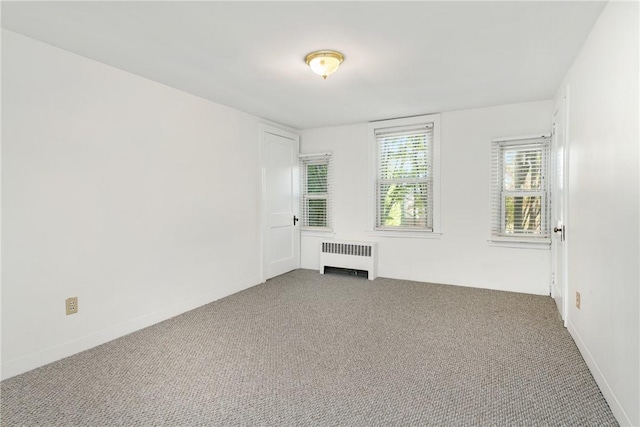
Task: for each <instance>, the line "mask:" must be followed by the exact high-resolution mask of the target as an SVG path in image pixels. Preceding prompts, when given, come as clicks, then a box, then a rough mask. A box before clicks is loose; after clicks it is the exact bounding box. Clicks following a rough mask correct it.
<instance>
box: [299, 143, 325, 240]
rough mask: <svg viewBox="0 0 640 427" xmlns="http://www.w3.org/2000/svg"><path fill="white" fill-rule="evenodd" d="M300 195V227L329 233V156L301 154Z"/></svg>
mask: <svg viewBox="0 0 640 427" xmlns="http://www.w3.org/2000/svg"><path fill="white" fill-rule="evenodd" d="M300 170H301V175H302V176H301V180H300V183H301V184H302V189H301V191H300V194H301V195H302V197H301V198H300V202H301V207H300V212H301V227H302V229H307V230H324V231H330V230H331V228H332V224H331V219H332V218H331V208H332V206H331V187H332V179H331V176H332V174H333V171H332V170H331V154H330V153H322V154H301V155H300Z"/></svg>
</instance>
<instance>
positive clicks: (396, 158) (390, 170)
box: [378, 133, 430, 179]
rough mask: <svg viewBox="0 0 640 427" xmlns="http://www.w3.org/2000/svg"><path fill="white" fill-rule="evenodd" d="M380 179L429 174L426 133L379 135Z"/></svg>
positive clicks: (422, 176)
mask: <svg viewBox="0 0 640 427" xmlns="http://www.w3.org/2000/svg"><path fill="white" fill-rule="evenodd" d="M378 143H379V153H378V155H379V159H378V162H379V173H380V176H379V177H380V178H381V179H405V178H426V177H427V176H428V174H429V160H430V159H429V158H428V156H429V150H427V148H428V147H427V135H426V134H425V133H420V134H415V135H401V136H385V137H379V139H378Z"/></svg>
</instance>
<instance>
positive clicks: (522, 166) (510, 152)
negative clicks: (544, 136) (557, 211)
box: [503, 146, 543, 191]
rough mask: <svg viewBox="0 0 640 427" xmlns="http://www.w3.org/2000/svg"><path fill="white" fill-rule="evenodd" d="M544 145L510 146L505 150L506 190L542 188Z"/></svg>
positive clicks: (504, 186)
mask: <svg viewBox="0 0 640 427" xmlns="http://www.w3.org/2000/svg"><path fill="white" fill-rule="evenodd" d="M542 154H543V153H542V147H539V146H538V147H531V146H524V147H509V148H506V149H504V150H503V171H504V181H503V189H504V190H536V191H537V190H540V189H542V178H543V175H542Z"/></svg>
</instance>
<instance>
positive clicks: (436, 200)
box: [367, 114, 442, 239]
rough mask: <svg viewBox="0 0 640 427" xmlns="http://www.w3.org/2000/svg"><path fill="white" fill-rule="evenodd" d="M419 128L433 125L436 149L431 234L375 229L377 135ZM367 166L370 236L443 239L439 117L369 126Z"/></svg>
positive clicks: (436, 115)
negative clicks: (394, 129)
mask: <svg viewBox="0 0 640 427" xmlns="http://www.w3.org/2000/svg"><path fill="white" fill-rule="evenodd" d="M420 124H433V141H432V143H433V147H432V150H433V152H432V160H431V161H432V165H431V169H432V177H433V178H432V181H433V184H432V185H433V204H432V209H433V210H432V223H433V229H432V230H415V229H413V230H406V229H405V230H402V229H393V228H384V229H379V228H377V227H376V225H377V224H376V222H377V217H376V212H377V209H378V206H377V204H378V195H377V193H378V191H377V175H378V170H377V156H378V153H377V150H378V148H377V144H376V131H377V130H381V129H385V128H396V127H404V126H416V125H420ZM367 141H368V162H369V168H368V169H369V174H368V178H369V191H368V196H369V229H368V230H367V234H369V235H371V236H379V237H406V238H425V239H429V238H440V237H441V235H442V229H441V226H440V114H429V115H424V116H415V117H407V118H401V119H391V120H381V121H376V122H371V123H369V129H368V138H367Z"/></svg>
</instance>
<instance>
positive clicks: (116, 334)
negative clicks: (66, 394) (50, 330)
mask: <svg viewBox="0 0 640 427" xmlns="http://www.w3.org/2000/svg"><path fill="white" fill-rule="evenodd" d="M261 282H262V281H261V280H260V278H259V277H255V278H253V279H251V280H248V281H246V282H244V283H238V284H235V285H232V286H225V287H222V288H218V289H216V290H215V291H213V292H208V293H206V294H202V295H199V296H197V297H194V298H191V299H189V300H186V301H182V302H179V303H177V304H174V305H171V306H169V307H167V308H164V309H161V310H158V311H155V312H152V313H149V314H145V315H144V316H140V317H137V318H135V319H131V320H129V321H127V322H124V323H121V324H119V325H115V326H112V327H110V328H107V329H102V330H99V331H96V332H93V333H91V334H89V335H85V336H83V337H80V338H77V339H75V340H72V341H68V342H65V343H63V344H59V345H56V346H54V347H49V348H46V349H44V350H40V351H37V352H34V353H31V354H28V355H26V356H22V357H19V358H17V359H13V360H10V361H7V362H4V363H2V375H1V378H2V379H3V380H4V379H7V378H11V377H14V376H16V375H19V374H22V373H24V372H27V371H30V370H32V369H35V368H39V367H40V366H44V365H47V364H49V363H52V362H55V361H57V360H60V359H63V358H65V357H68V356H71V355H74V354H76V353H80V352H81V351H85V350H88V349H90V348H93V347H96V346H98V345H100V344H104V343H106V342H109V341H112V340H114V339H116V338H120V337H122V336H124V335H127V334H130V333H132V332H135V331H138V330H140V329H143V328H146V327H148V326H151V325H154V324H156V323H159V322H162V321H163V320H167V319H170V318H172V317H175V316H177V315H179V314H182V313H185V312H187V311H189V310H193V309H194V308H198V307H201V306H203V305H205V304H209V303H210V302H213V301H216V300H219V299H220V298H224V297H226V296H229V295H232V294H235V293H236V292H240V291H243V290H245V289H247V288H250V287H252V286H255V285H257V284H259V283H261Z"/></svg>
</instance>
